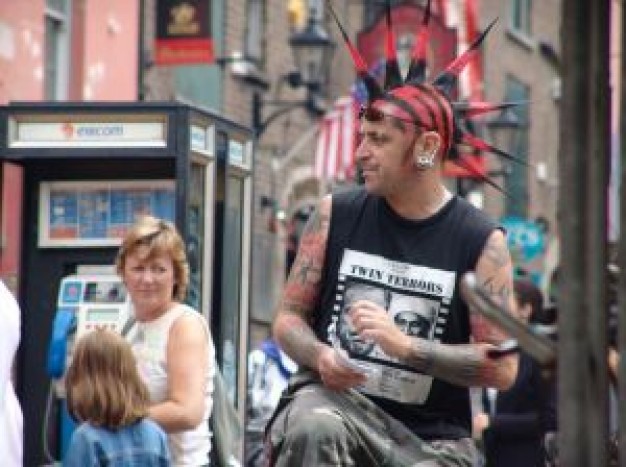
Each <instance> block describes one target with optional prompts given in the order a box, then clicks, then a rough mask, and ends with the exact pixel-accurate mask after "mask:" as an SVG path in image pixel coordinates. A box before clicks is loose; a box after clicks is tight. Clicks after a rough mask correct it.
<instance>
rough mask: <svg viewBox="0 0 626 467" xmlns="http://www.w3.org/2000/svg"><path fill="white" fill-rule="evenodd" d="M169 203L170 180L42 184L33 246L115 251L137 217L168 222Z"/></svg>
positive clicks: (170, 218)
mask: <svg viewBox="0 0 626 467" xmlns="http://www.w3.org/2000/svg"><path fill="white" fill-rule="evenodd" d="M174 198H175V184H174V180H135V181H79V182H66V181H64V182H43V183H41V185H40V192H39V200H40V202H39V206H40V215H39V246H40V247H65V248H73V247H89V246H93V247H102V246H107V245H108V246H117V245H119V244H120V243H121V241H122V238H123V237H124V235H125V234H126V232H127V231H128V229H129V228H130V227H131V226H132V225H133V223H134V222H135V221H136V220H137V218H138V217H140V216H142V215H146V214H150V215H153V216H156V217H159V218H162V219H166V220H168V221H170V222H173V221H174Z"/></svg>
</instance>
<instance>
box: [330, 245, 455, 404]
mask: <svg viewBox="0 0 626 467" xmlns="http://www.w3.org/2000/svg"><path fill="white" fill-rule="evenodd" d="M455 279H456V274H455V273H454V272H451V271H443V270H439V269H433V268H429V267H424V266H416V265H412V264H407V263H402V262H399V261H393V260H388V259H386V258H384V257H382V256H378V255H372V254H368V253H363V252H359V251H354V250H349V249H346V250H345V251H344V254H343V258H342V260H341V265H340V267H339V277H338V278H337V291H336V295H335V304H334V307H333V316H332V320H331V324H330V326H329V328H328V339H329V341H330V342H331V343H332V344H333V345H335V346H339V347H341V349H343V351H345V354H347V356H348V357H349V359H350V361H351V362H353V363H354V364H355V365H356V366H359V367H365V368H367V369H368V371H367V375H368V377H367V380H366V382H365V383H364V384H363V385H362V386H360V387H359V389H360V390H361V391H362V392H364V393H367V394H370V395H373V396H378V397H383V398H386V399H391V400H394V401H397V402H401V403H411V404H423V403H424V402H425V401H426V399H427V398H428V394H429V392H430V388H431V385H432V379H433V378H432V377H431V376H429V375H425V374H422V373H420V372H418V371H417V370H415V369H413V368H411V367H409V366H407V365H404V364H403V363H401V362H399V361H398V360H397V359H396V358H392V357H390V356H388V355H387V354H385V353H384V352H383V350H382V349H381V348H380V347H379V346H378V345H377V344H375V343H374V342H366V341H364V340H362V339H361V338H360V337H359V336H358V335H357V334H356V332H355V331H354V328H353V327H352V324H351V322H350V317H349V315H348V312H347V310H348V308H349V306H350V304H351V303H352V302H354V301H356V300H370V301H372V302H374V303H376V304H377V305H378V306H380V307H381V308H383V309H385V310H386V311H387V313H388V314H389V315H390V317H391V318H392V319H393V321H394V322H395V324H396V326H398V327H399V328H400V329H401V330H402V332H404V333H405V334H408V335H410V336H415V337H420V338H423V339H428V340H431V341H436V342H439V341H440V339H441V336H442V334H443V332H444V330H445V327H446V323H447V321H448V317H449V312H450V304H451V302H452V296H453V294H454V284H455Z"/></svg>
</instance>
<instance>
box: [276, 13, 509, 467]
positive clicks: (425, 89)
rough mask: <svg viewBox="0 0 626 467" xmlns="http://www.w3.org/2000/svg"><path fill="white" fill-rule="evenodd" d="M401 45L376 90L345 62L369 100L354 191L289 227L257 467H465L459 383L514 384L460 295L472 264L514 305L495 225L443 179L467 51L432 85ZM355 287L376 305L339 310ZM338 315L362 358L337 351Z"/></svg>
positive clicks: (499, 337)
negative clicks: (403, 315)
mask: <svg viewBox="0 0 626 467" xmlns="http://www.w3.org/2000/svg"><path fill="white" fill-rule="evenodd" d="M429 4H430V2H429ZM429 4H428V5H429ZM328 5H330V3H329V4H328ZM331 12H332V9H331ZM428 17H429V15H428V13H427V14H426V17H425V26H424V27H426V24H427V20H428ZM388 20H389V21H391V19H390V14H389V11H388ZM389 29H390V30H391V28H389ZM419 37H420V38H421V39H420V41H423V40H424V38H425V37H427V34H423V35H420V36H419ZM481 40H482V38H481ZM390 42H391V43H392V42H393V40H391V41H390ZM388 43H389V42H388ZM478 43H480V41H477V43H476V44H474V46H473V48H472V49H470V50H471V51H474V50H475V47H476V46H477V44H478ZM349 47H350V50H351V52H352V53H353V54H354V53H356V52H355V50H354V48H353V47H351V46H349ZM415 50H416V53H415V54H414V57H413V58H414V62H413V63H412V64H411V66H410V70H412V71H409V75H408V76H407V78H406V79H405V80H404V81H403V80H402V78H401V77H400V74H399V69H398V64H397V58H396V57H395V55H394V56H392V57H390V58H389V59H388V64H389V66H388V73H387V77H386V82H387V84H386V86H385V89H384V90H383V89H381V88H380V86H379V85H378V84H377V83H376V82H375V81H374V80H373V79H372V78H371V76H369V75H368V73H367V69H366V66H365V65H364V64H363V63H362V61H361V60H358V59H357V60H355V62H356V64H357V68H358V73H359V77H360V78H361V79H362V80H363V82H364V83H365V84H366V86H368V96H369V98H368V99H369V100H368V102H367V105H366V106H365V107H364V108H363V109H362V111H361V113H360V118H361V121H360V133H361V136H362V138H361V143H360V145H359V147H358V148H357V153H356V157H357V162H358V163H359V164H360V167H361V169H362V171H361V173H362V178H363V182H364V187H359V188H355V189H352V190H348V191H346V192H343V193H338V194H334V195H332V196H327V197H325V198H324V199H323V200H322V201H321V203H320V205H319V207H318V209H317V211H316V212H315V213H314V214H312V215H311V217H310V219H309V222H308V224H307V227H306V228H305V230H304V232H303V234H302V238H301V242H300V246H299V250H298V254H297V256H296V259H295V261H294V264H293V268H292V270H291V274H290V276H289V279H288V280H287V283H286V285H285V288H284V291H283V296H282V300H281V303H280V304H279V307H278V311H277V313H276V316H275V319H274V323H273V334H274V338H275V339H276V340H277V341H278V342H279V344H280V346H281V348H282V349H283V350H284V351H285V352H286V353H287V354H288V355H289V356H290V357H291V358H292V359H293V360H294V361H296V363H298V365H299V368H301V369H302V370H304V371H301V372H300V373H299V374H297V375H296V376H295V377H294V378H292V381H291V384H290V387H289V388H288V394H287V396H286V397H284V398H283V399H282V403H279V408H278V410H277V412H275V414H274V418H273V420H272V421H270V424H269V426H268V427H267V429H266V433H267V445H268V450H270V451H271V465H275V466H293V465H301V466H348V465H351V466H352V465H358V466H364V467H366V466H376V465H389V466H401V465H419V466H424V467H426V466H451V465H455V466H473V465H474V464H475V462H476V459H477V455H478V453H477V451H476V448H475V446H474V445H473V442H472V440H471V423H472V420H471V411H470V401H469V387H471V386H482V387H497V388H498V389H500V390H505V389H507V388H508V387H510V386H511V384H513V381H514V379H515V374H516V371H517V356H515V355H509V356H506V357H503V358H493V357H491V355H490V353H489V350H491V349H493V348H494V347H495V346H497V345H499V344H500V343H502V342H503V341H504V340H506V338H507V336H506V335H504V333H503V332H502V331H501V330H500V329H498V328H497V327H495V326H493V325H491V324H490V323H489V322H487V321H486V320H485V319H483V318H482V317H481V316H480V315H478V314H471V315H470V313H469V310H468V307H467V305H466V303H465V301H464V300H463V298H462V297H461V294H460V290H459V289H460V287H459V283H460V280H461V277H462V275H463V274H465V273H466V272H469V271H475V273H476V275H477V277H478V278H479V281H480V283H481V284H482V285H484V286H485V287H487V288H489V290H491V291H493V292H494V293H498V294H500V295H501V296H503V297H505V299H507V300H510V301H512V289H513V281H512V264H511V259H510V255H509V252H508V249H507V245H506V239H505V236H504V233H503V231H502V230H501V229H500V228H498V226H497V225H496V223H495V222H493V221H492V220H491V219H489V218H488V216H487V215H486V214H485V213H483V212H482V211H480V210H478V209H477V208H475V207H473V206H472V205H470V204H469V203H468V202H466V201H465V200H464V199H462V198H460V197H457V196H454V195H453V194H451V193H450V192H449V191H448V190H447V189H446V187H445V185H444V183H443V175H442V169H443V163H444V160H445V159H447V158H453V157H454V154H456V152H455V150H454V147H455V144H457V143H460V142H461V141H465V142H468V141H471V142H472V143H474V144H477V145H481V144H479V143H477V139H472V138H470V137H469V136H468V135H467V134H466V133H464V130H463V128H462V127H460V126H457V121H458V120H457V117H456V114H455V110H454V106H453V104H452V103H451V101H450V100H449V98H448V92H447V91H449V87H450V85H451V84H453V83H454V82H455V80H456V75H457V73H458V71H459V70H460V68H462V63H464V62H465V61H466V60H467V59H469V56H463V57H460V60H458V61H455V62H454V63H453V64H452V65H451V66H450V67H448V68H447V69H446V70H445V71H444V72H443V73H442V75H441V76H440V78H439V79H437V80H435V82H434V83H433V84H432V85H431V84H425V83H424V82H423V77H424V76H423V75H424V70H425V63H424V58H425V54H424V55H422V52H424V51H425V50H426V44H425V43H424V42H422V43H421V44H418V45H416V48H415ZM467 105H468V104H466V106H467ZM466 108H467V107H466ZM485 108H486V107H484V106H483V110H485ZM470 144H471V143H470ZM484 144H486V143H484ZM483 147H486V146H483ZM452 160H454V159H452ZM356 284H362V285H363V287H362V288H361V290H365V289H366V287H365V285H367V286H369V287H374V288H377V289H379V290H380V291H381V295H382V296H383V297H387V299H388V300H383V301H382V303H383V305H381V302H380V301H375V300H372V299H371V297H372V296H373V295H374V294H370V295H368V296H365V295H361V296H360V297H359V299H357V300H352V298H350V299H349V306H345V305H346V302H347V300H346V295H348V294H349V291H353V290H355V289H356V290H358V288H357V287H356ZM394 301H395V302H396V303H395V304H394ZM407 306H408V308H407ZM400 311H403V312H406V311H411V312H413V313H417V314H419V315H420V316H421V317H423V318H424V320H425V321H427V323H424V327H425V328H426V330H425V331H424V332H422V333H421V334H420V335H419V336H412V335H409V334H408V333H407V332H405V331H403V328H402V326H400V325H398V324H397V323H396V322H394V317H395V316H396V315H397V314H398V313H399V312H400ZM343 314H347V315H348V318H349V319H344V316H343ZM342 320H343V321H342ZM342 322H348V323H350V326H351V327H352V328H353V329H354V332H355V333H356V334H357V335H358V336H359V338H360V340H361V341H363V342H369V343H371V344H372V345H373V349H372V350H371V352H368V353H367V354H363V353H358V352H354V351H352V352H350V349H347V348H345V344H344V342H343V341H345V339H343V340H342V339H340V338H339V336H338V335H337V333H338V331H339V328H341V325H340V323H342Z"/></svg>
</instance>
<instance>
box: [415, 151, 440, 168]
mask: <svg viewBox="0 0 626 467" xmlns="http://www.w3.org/2000/svg"><path fill="white" fill-rule="evenodd" d="M437 149H438V148H437V147H434V148H433V149H431V150H430V151H424V150H422V149H420V148H419V147H417V146H416V147H415V149H414V150H413V160H414V162H415V166H416V167H417V168H418V169H430V168H432V167H434V166H435V156H436V155H437Z"/></svg>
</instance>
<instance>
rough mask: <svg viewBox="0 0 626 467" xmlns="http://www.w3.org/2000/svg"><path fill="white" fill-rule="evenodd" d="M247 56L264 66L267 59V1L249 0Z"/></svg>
mask: <svg viewBox="0 0 626 467" xmlns="http://www.w3.org/2000/svg"><path fill="white" fill-rule="evenodd" d="M247 17H248V24H247V29H246V53H245V55H246V58H248V59H250V60H252V61H253V62H254V63H255V64H256V65H257V66H259V67H262V65H263V63H264V61H265V53H264V49H265V21H266V17H265V1H264V0H248V16H247Z"/></svg>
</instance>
